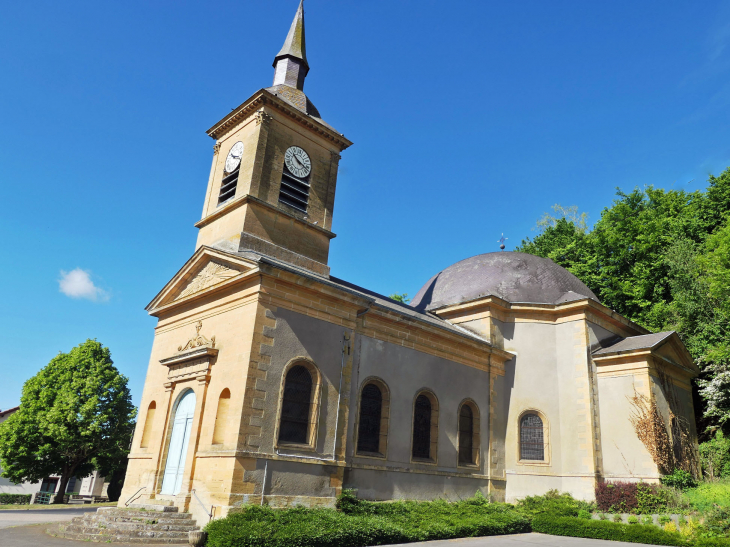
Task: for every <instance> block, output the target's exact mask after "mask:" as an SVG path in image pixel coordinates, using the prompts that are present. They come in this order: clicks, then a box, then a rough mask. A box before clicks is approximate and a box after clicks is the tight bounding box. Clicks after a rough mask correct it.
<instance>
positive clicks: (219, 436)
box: [213, 388, 231, 444]
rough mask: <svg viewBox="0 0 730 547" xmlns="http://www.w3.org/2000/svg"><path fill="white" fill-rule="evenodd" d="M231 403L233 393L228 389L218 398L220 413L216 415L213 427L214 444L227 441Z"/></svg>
mask: <svg viewBox="0 0 730 547" xmlns="http://www.w3.org/2000/svg"><path fill="white" fill-rule="evenodd" d="M230 403H231V391H230V390H229V389H228V388H226V389H224V390H223V391H221V395H220V397H219V398H218V411H217V412H216V413H215V426H214V427H213V444H223V443H224V442H225V441H226V425H227V424H228V407H229V405H230Z"/></svg>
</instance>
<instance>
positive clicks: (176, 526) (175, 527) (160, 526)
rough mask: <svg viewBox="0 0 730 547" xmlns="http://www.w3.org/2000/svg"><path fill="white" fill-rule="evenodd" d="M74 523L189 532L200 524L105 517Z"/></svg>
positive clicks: (114, 528)
mask: <svg viewBox="0 0 730 547" xmlns="http://www.w3.org/2000/svg"><path fill="white" fill-rule="evenodd" d="M183 522H184V521H183ZM71 523H72V524H74V525H76V526H83V527H93V528H108V529H110V530H150V531H155V530H161V531H170V532H189V531H190V530H197V529H198V526H196V525H195V524H193V523H192V522H191V523H190V524H180V522H179V521H178V522H175V521H174V520H173V521H171V522H168V523H164V522H154V520H150V521H143V522H118V521H112V522H109V521H106V520H104V519H99V518H95V519H79V520H76V519H73V520H72V521H71Z"/></svg>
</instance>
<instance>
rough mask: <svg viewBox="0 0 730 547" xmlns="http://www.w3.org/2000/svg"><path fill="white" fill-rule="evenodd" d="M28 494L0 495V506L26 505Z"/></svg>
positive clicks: (28, 501)
mask: <svg viewBox="0 0 730 547" xmlns="http://www.w3.org/2000/svg"><path fill="white" fill-rule="evenodd" d="M31 497H32V496H31V495H30V494H0V505H28V504H29V503H30V498H31Z"/></svg>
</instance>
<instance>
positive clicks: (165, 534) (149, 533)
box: [63, 523, 188, 542]
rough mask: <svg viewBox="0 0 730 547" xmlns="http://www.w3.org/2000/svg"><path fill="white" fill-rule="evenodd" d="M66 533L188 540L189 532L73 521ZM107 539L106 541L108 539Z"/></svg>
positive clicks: (65, 530)
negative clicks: (87, 524) (126, 527)
mask: <svg viewBox="0 0 730 547" xmlns="http://www.w3.org/2000/svg"><path fill="white" fill-rule="evenodd" d="M63 532H64V533H70V534H80V535H84V536H87V537H89V536H100V537H101V536H106V539H110V536H113V537H115V538H128V539H133V538H147V539H155V538H157V539H177V540H179V541H180V542H186V541H187V540H188V532H187V531H185V532H181V531H168V530H145V529H142V530H120V529H118V528H102V527H99V526H86V525H84V524H76V523H71V524H68V525H66V526H65V528H64V530H63ZM106 539H105V541H106Z"/></svg>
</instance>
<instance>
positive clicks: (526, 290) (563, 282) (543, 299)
mask: <svg viewBox="0 0 730 547" xmlns="http://www.w3.org/2000/svg"><path fill="white" fill-rule="evenodd" d="M484 296H497V297H499V298H501V299H503V300H506V301H508V302H530V303H541V304H559V303H563V302H571V301H574V300H582V299H585V298H590V299H592V300H595V301H596V302H600V301H599V300H598V297H596V295H595V294H593V292H592V291H591V290H590V289H589V288H588V287H587V286H586V285H585V284H584V283H583V282H582V281H581V280H580V279H578V278H577V277H575V276H574V275H573V274H572V273H570V272H569V271H568V270H566V269H565V268H563V267H561V266H558V265H557V264H555V262H553V261H552V260H550V259H549V258H541V257H539V256H534V255H531V254H526V253H514V252H496V253H486V254H482V255H477V256H473V257H471V258H467V259H466V260H462V261H461V262H457V263H456V264H454V265H452V266H449V267H448V268H446V269H445V270H443V271H441V272H439V273H438V274H436V275H435V276H433V277H432V278H431V279H430V280H429V281H428V282H427V283H426V284H425V285H424V286H423V287H422V288H421V290H419V291H418V293H417V294H416V296H415V297H414V298H413V301H412V302H411V305H412V306H413V307H414V308H417V309H419V310H435V309H438V308H442V307H444V306H450V305H454V304H461V303H464V302H469V301H471V300H475V299H477V298H481V297H484Z"/></svg>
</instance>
